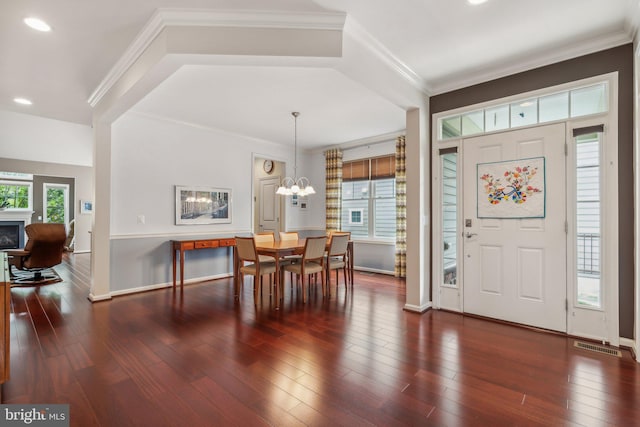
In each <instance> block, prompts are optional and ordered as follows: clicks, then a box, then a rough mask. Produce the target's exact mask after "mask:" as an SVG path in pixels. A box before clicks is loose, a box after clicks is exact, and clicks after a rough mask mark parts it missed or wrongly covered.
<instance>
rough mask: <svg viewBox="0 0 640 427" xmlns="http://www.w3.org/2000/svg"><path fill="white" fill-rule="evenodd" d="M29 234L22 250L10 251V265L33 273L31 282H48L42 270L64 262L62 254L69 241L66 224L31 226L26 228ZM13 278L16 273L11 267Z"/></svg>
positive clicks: (36, 224) (35, 224)
mask: <svg viewBox="0 0 640 427" xmlns="http://www.w3.org/2000/svg"><path fill="white" fill-rule="evenodd" d="M24 231H25V233H27V238H28V240H27V244H26V245H25V247H24V249H21V250H17V249H16V250H13V249H12V250H8V251H6V252H7V255H8V256H9V264H10V265H12V266H14V267H15V268H17V269H18V270H26V271H32V272H33V273H34V274H33V277H32V278H30V279H29V280H30V281H33V282H38V281H41V280H46V279H47V278H46V277H44V276H43V275H42V270H44V269H47V268H51V267H53V266H55V265H58V264H60V263H61V262H62V252H63V250H64V244H65V242H66V240H67V232H66V230H65V227H64V224H44V223H34V224H29V225H27V226H26V227H25V228H24ZM9 272H10V274H11V276H12V278H15V276H16V275H15V274H14V272H13V271H12V270H11V267H9Z"/></svg>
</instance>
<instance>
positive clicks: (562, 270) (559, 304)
mask: <svg viewBox="0 0 640 427" xmlns="http://www.w3.org/2000/svg"><path fill="white" fill-rule="evenodd" d="M564 142H565V125H564V124H555V125H549V126H540V127H537V128H530V129H523V130H518V131H511V132H505V133H500V134H494V135H485V136H479V137H476V138H469V139H465V140H464V141H463V156H464V160H463V175H464V176H463V182H464V185H463V188H464V195H463V200H464V207H463V211H464V219H465V220H468V219H471V224H472V225H471V226H470V227H465V228H464V232H465V236H466V237H464V278H465V279H464V282H465V283H464V292H463V298H464V311H465V312H468V313H474V314H478V315H482V316H487V317H492V318H497V319H501V320H506V321H510V322H516V323H522V324H526V325H531V326H536V327H541V328H547V329H552V330H557V331H563V332H566V329H567V319H566V308H565V307H566V295H567V288H566V286H567V285H566V241H567V237H566V233H565V228H564V224H565V219H566V196H565V195H566V182H565V155H564ZM533 157H544V158H545V190H544V197H545V201H546V203H545V217H544V218H531V219H529V218H517V219H497V218H478V216H477V202H478V200H479V199H478V197H486V195H485V194H478V191H479V190H478V179H479V177H478V176H477V165H478V164H480V163H491V162H500V161H511V160H517V159H527V158H533Z"/></svg>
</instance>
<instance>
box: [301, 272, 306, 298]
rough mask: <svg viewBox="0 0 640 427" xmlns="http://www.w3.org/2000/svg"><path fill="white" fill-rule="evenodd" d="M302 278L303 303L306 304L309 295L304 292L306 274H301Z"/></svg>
mask: <svg viewBox="0 0 640 427" xmlns="http://www.w3.org/2000/svg"><path fill="white" fill-rule="evenodd" d="M300 276H302V279H300V280H302V303H303V304H306V302H307V293H306V292H305V291H304V290H305V289H304V274H300Z"/></svg>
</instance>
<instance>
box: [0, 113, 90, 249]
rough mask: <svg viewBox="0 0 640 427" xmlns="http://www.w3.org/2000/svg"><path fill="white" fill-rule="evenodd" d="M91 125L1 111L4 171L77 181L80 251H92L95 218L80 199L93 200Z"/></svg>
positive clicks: (0, 150)
mask: <svg viewBox="0 0 640 427" xmlns="http://www.w3.org/2000/svg"><path fill="white" fill-rule="evenodd" d="M92 165H93V131H92V129H91V127H90V126H85V125H79V124H76V123H69V122H63V121H60V120H52V119H47V118H43V117H37V116H31V115H28V114H20V113H14V112H10V111H3V110H0V166H1V167H0V168H1V169H2V170H6V171H9V172H24V173H32V174H35V175H45V176H60V177H69V178H75V179H76V183H75V192H76V194H75V199H76V203H75V206H74V209H75V218H76V226H75V235H76V244H75V249H76V252H88V251H89V250H90V249H91V242H90V235H89V230H91V215H80V208H79V203H78V202H77V201H78V200H93V175H92V169H91V168H92Z"/></svg>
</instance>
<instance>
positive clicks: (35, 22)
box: [24, 17, 51, 32]
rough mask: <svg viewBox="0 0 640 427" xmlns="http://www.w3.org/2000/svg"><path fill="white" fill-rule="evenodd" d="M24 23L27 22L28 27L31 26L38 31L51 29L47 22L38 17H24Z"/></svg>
mask: <svg viewBox="0 0 640 427" xmlns="http://www.w3.org/2000/svg"><path fill="white" fill-rule="evenodd" d="M24 23H25V24H27V25H28V26H29V27H31V28H33V29H34V30H38V31H44V32H47V31H51V26H50V25H49V24H47V23H46V22H44V21H43V20H42V19H38V18H32V17H30V18H24Z"/></svg>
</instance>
